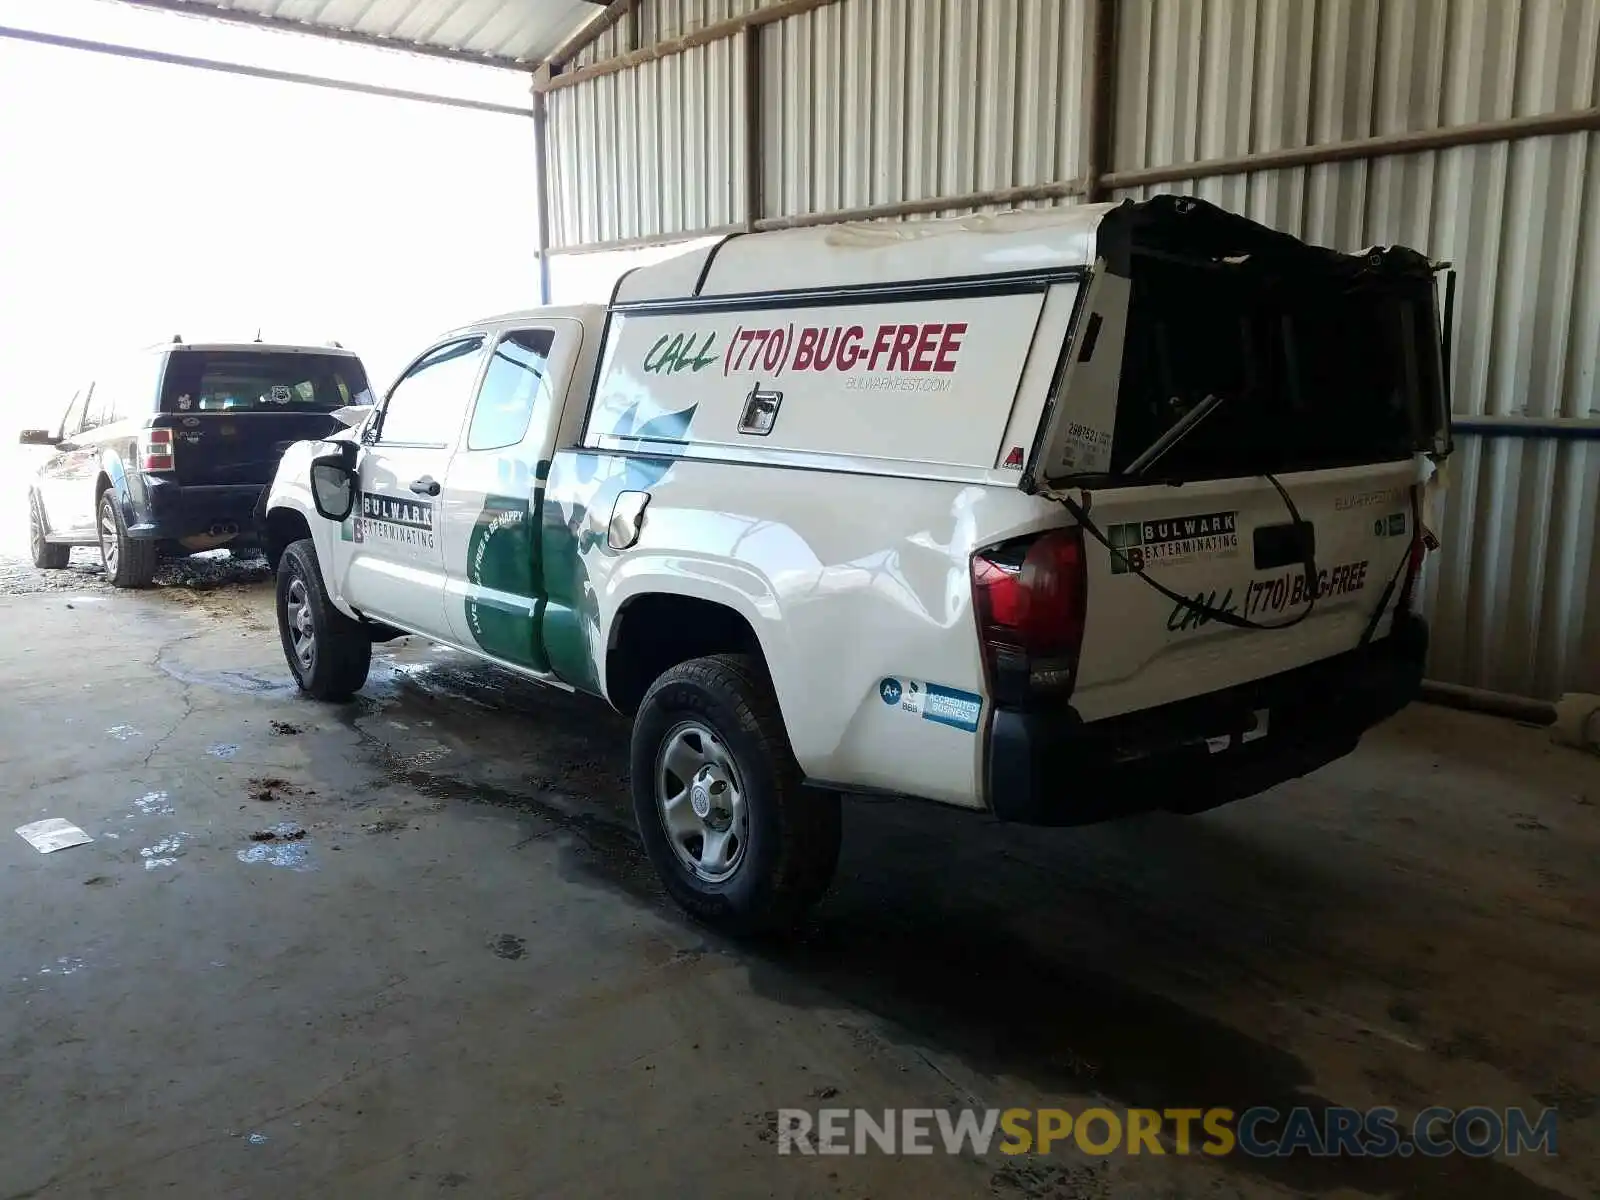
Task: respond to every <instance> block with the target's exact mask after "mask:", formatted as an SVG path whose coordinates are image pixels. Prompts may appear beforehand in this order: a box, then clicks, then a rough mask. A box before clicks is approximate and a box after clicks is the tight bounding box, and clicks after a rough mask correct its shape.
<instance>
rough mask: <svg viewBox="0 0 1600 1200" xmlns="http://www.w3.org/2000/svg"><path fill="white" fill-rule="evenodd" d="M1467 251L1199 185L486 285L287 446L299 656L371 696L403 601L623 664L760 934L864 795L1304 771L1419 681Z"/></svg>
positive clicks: (565, 665) (1096, 789) (281, 549)
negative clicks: (1238, 207) (1452, 263)
mask: <svg viewBox="0 0 1600 1200" xmlns="http://www.w3.org/2000/svg"><path fill="white" fill-rule="evenodd" d="M1438 270H1439V268H1437V267H1436V266H1435V265H1434V264H1431V263H1430V262H1429V261H1428V260H1427V259H1426V258H1425V257H1423V256H1422V255H1420V254H1418V253H1416V252H1415V251H1412V250H1407V249H1403V248H1389V249H1374V250H1369V251H1367V252H1365V253H1362V254H1358V255H1345V254H1340V253H1336V252H1334V251H1331V250H1325V249H1321V248H1318V247H1314V246H1310V245H1307V244H1305V243H1303V242H1301V241H1298V240H1296V239H1294V238H1291V237H1288V236H1287V235H1284V234H1280V233H1276V232H1273V231H1272V230H1269V229H1267V228H1264V227H1263V226H1260V225H1257V224H1255V223H1253V222H1251V221H1248V220H1246V219H1244V218H1242V217H1238V216H1235V215H1232V214H1229V213H1227V212H1224V211H1222V210H1220V209H1217V208H1214V207H1211V206H1209V205H1206V204H1204V203H1201V202H1197V201H1194V200H1190V199H1183V198H1178V197H1158V198H1156V199H1153V200H1150V201H1147V202H1144V203H1125V204H1121V205H1088V206H1082V207H1075V208H1060V209H1052V210H1047V211H1033V212H1019V213H1007V214H1001V215H994V216H976V217H966V218H961V219H957V220H946V221H929V222H920V223H905V224H871V225H855V226H840V227H833V228H822V229H811V230H800V231H793V232H781V233H762V234H753V235H748V236H737V235H736V236H732V237H729V238H726V239H724V240H722V241H721V242H719V243H717V244H715V245H713V246H711V247H709V248H705V249H697V250H693V251H689V252H686V253H684V254H683V255H681V256H679V257H676V258H673V259H670V260H668V261H666V262H663V263H661V264H659V265H655V266H651V267H647V268H641V269H638V270H635V271H633V272H631V273H629V274H627V275H625V276H624V277H623V278H622V279H621V280H620V281H619V283H618V284H617V286H616V289H615V292H614V295H613V298H612V301H611V303H610V304H609V305H607V306H603V307H601V306H593V307H569V308H548V309H542V310H536V311H531V312H522V313H515V314H512V315H509V316H504V317H497V318H494V319H492V320H486V321H480V322H477V323H475V324H473V325H470V326H467V327H465V328H462V329H459V330H457V331H455V332H454V333H451V334H449V335H448V336H446V337H444V338H442V339H441V340H440V341H439V342H438V343H437V344H436V345H434V346H432V347H430V348H429V349H428V350H427V351H426V352H424V353H423V354H422V355H421V356H420V357H418V358H417V359H416V361H415V362H413V363H412V364H411V366H410V367H409V368H408V369H407V370H406V371H405V372H404V373H403V374H402V375H401V376H400V378H399V380H398V382H397V383H396V384H395V385H394V387H393V389H392V390H391V391H390V392H389V393H388V395H387V396H386V397H385V398H384V399H383V400H382V402H381V403H380V404H379V405H378V406H377V407H376V409H375V410H374V412H373V413H372V415H371V416H370V417H369V418H368V419H366V420H365V421H363V422H362V423H361V424H360V425H359V426H358V427H356V428H353V429H351V430H349V431H348V432H347V433H345V434H343V435H341V436H339V437H336V438H334V439H333V440H331V441H326V442H319V443H302V444H300V445H298V446H296V447H294V448H292V449H291V450H290V452H289V453H288V454H287V455H286V456H285V457H284V459H283V463H282V467H281V468H280V470H279V472H278V476H277V480H276V482H275V483H274V484H273V487H272V489H271V491H270V493H269V494H268V496H267V497H266V499H265V502H264V507H263V510H262V514H261V515H262V517H263V519H264V521H265V526H266V536H267V541H268V545H269V547H270V550H271V554H272V555H273V557H274V558H275V559H276V560H278V567H277V571H278V576H277V578H278V584H277V588H278V590H277V603H278V617H279V623H280V626H281V631H282V639H283V648H284V652H285V654H286V656H287V658H288V662H289V667H290V669H291V670H292V671H293V673H294V675H295V677H296V679H297V680H298V681H299V683H300V686H301V687H302V688H303V689H304V690H305V691H306V692H308V693H309V694H311V695H312V696H315V697H318V698H320V699H324V700H330V701H338V700H344V699H347V698H349V697H350V696H351V695H352V694H353V693H354V692H356V691H357V690H358V689H359V688H360V687H361V686H362V684H363V682H364V681H365V679H366V674H367V669H368V664H369V660H370V656H371V646H372V643H373V642H374V641H384V640H388V639H391V638H393V637H395V636H396V635H397V633H398V632H404V633H410V634H418V635H421V636H423V637H425V638H429V639H432V640H434V641H436V642H441V643H444V644H447V645H450V646H453V647H456V648H457V649H459V650H463V651H465V652H467V653H470V654H473V655H476V656H478V657H480V658H483V659H486V660H488V661H491V662H494V663H498V664H500V665H501V666H503V667H505V668H507V669H509V670H512V671H516V672H518V673H520V674H523V675H526V676H529V677H532V678H534V679H538V680H542V681H544V682H546V683H549V684H551V685H552V686H555V687H558V688H564V689H568V690H573V691H581V692H588V693H593V694H594V695H597V696H601V697H604V698H605V699H606V700H607V701H609V703H610V704H611V705H613V706H614V707H615V708H617V709H618V710H620V711H621V712H623V713H625V714H631V715H632V716H633V717H634V731H633V744H632V781H633V782H632V791H633V800H634V808H635V815H636V817H637V820H638V826H639V832H640V834H641V836H642V838H643V841H644V845H645V847H646V848H647V850H648V851H649V854H650V856H651V858H652V860H653V862H654V864H655V866H656V868H657V869H658V870H659V871H660V873H661V875H662V878H663V879H664V881H665V883H666V885H667V887H668V889H669V890H670V892H671V894H672V895H673V896H674V898H675V899H676V900H677V901H678V902H679V903H681V904H682V905H683V906H684V907H685V908H687V909H688V910H689V911H690V912H692V913H693V914H695V915H696V916H698V917H700V918H701V919H703V920H706V921H707V922H710V923H712V924H714V925H717V926H720V927H722V928H724V929H727V930H730V931H734V932H752V931H759V930H764V929H770V928H773V927H776V926H781V925H784V924H786V923H789V922H792V921H793V920H794V919H795V918H796V917H798V916H799V915H800V914H801V913H802V912H803V911H804V910H805V909H806V908H807V907H808V906H809V905H810V904H812V903H813V902H814V901H815V900H817V899H818V898H819V897H820V896H821V894H822V893H823V892H824V891H825V889H826V888H827V885H828V882H829V879H830V877H831V875H832V872H833V870H834V866H835V863H836V861H837V857H838V849H839V837H840V815H839V796H840V794H841V793H845V792H875V793H881V794H892V795H900V796H912V797H920V798H922V799H926V800H933V801H939V802H943V803H945V804H950V805H955V806H958V807H962V808H968V809H972V810H975V811H977V812H983V813H988V814H992V815H993V816H995V817H998V818H1000V819H1002V820H1007V821H1016V822H1027V823H1035V824H1058V825H1059V824H1078V823H1085V822H1091V821H1097V820H1101V819H1105V818H1107V817H1112V816H1116V815H1120V814H1124V813H1128V812H1133V811H1139V810H1144V809H1150V808H1163V809H1168V810H1176V811H1182V812H1198V811H1201V810H1203V809H1207V808H1210V807H1214V806H1215V805H1218V804H1221V803H1225V802H1227V801H1229V800H1233V799H1237V798H1239V797H1242V796H1247V795H1251V794H1254V793H1257V792H1260V791H1262V790H1264V789H1266V788H1268V787H1271V786H1272V785H1274V784H1276V783H1278V782H1280V781H1282V780H1285V779H1288V778H1291V777H1294V776H1297V775H1302V774H1304V773H1306V772H1308V771H1311V770H1314V769H1315V768H1317V767H1319V766H1321V765H1323V764H1325V763H1327V762H1329V761H1331V760H1332V759H1335V758H1337V757H1339V756H1341V755H1344V754H1346V753H1348V752H1349V751H1350V750H1351V749H1353V748H1354V746H1355V745H1356V742H1357V739H1358V738H1359V737H1360V735H1361V734H1362V732H1363V731H1364V730H1366V729H1368V728H1369V727H1371V726H1372V725H1374V724H1376V723H1377V722H1378V721H1380V720H1382V719H1384V718H1385V717H1387V716H1389V715H1390V714H1392V713H1394V712H1395V711H1396V710H1398V709H1399V708H1401V707H1402V706H1404V705H1405V704H1406V703H1407V702H1408V701H1409V700H1411V699H1412V698H1413V697H1414V695H1415V694H1416V692H1417V689H1418V685H1419V682H1420V679H1421V673H1422V665H1423V659H1424V655H1425V651H1426V646H1427V631H1426V626H1425V624H1424V622H1423V621H1422V619H1421V618H1419V617H1418V616H1417V615H1416V613H1415V612H1414V602H1415V598H1416V592H1417V586H1418V574H1419V571H1420V569H1421V566H1422V563H1423V558H1424V554H1425V548H1426V547H1427V546H1429V545H1430V544H1436V543H1433V542H1432V535H1431V534H1430V533H1428V531H1427V527H1426V522H1427V520H1428V515H1429V512H1430V508H1431V503H1432V496H1433V492H1434V491H1435V490H1436V487H1437V477H1438V472H1439V469H1440V466H1441V464H1442V461H1443V459H1444V457H1445V456H1446V455H1447V454H1448V452H1449V448H1450V440H1449V439H1450V430H1449V405H1448V401H1447V397H1446V390H1445V386H1446V385H1445V379H1444V369H1443V360H1444V355H1443V353H1442V352H1441V328H1442V322H1441V316H1440V307H1441V306H1440V305H1439V303H1438V302H1437V298H1436V287H1435V280H1436V276H1437V275H1438ZM1446 324H1447V322H1446Z"/></svg>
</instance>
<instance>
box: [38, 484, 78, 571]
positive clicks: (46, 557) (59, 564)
mask: <svg viewBox="0 0 1600 1200" xmlns="http://www.w3.org/2000/svg"><path fill="white" fill-rule="evenodd" d="M44 534H45V529H44V512H43V510H42V509H41V508H40V505H39V497H38V495H37V494H36V493H34V492H29V493H28V550H29V551H30V552H31V553H32V555H33V565H34V566H36V567H38V568H39V569H40V570H42V571H60V570H62V569H64V568H65V567H66V565H67V561H68V560H69V559H70V558H71V557H72V547H71V546H57V545H55V544H54V543H52V542H47V541H45V540H44Z"/></svg>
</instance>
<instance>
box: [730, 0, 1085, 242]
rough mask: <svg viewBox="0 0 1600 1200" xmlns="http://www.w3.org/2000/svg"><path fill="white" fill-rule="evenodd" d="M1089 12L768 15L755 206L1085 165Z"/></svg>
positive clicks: (1058, 5)
mask: <svg viewBox="0 0 1600 1200" xmlns="http://www.w3.org/2000/svg"><path fill="white" fill-rule="evenodd" d="M1088 14H1089V3H1088V0H1000V2H980V3H973V2H972V0H852V2H851V3H844V4H836V5H833V6H830V7H828V8H823V9H819V10H817V11H816V12H813V13H810V14H808V15H806V16H802V17H797V18H795V19H793V20H789V21H784V22H782V23H780V24H778V25H775V26H773V27H772V29H771V30H770V31H768V32H767V33H766V34H765V35H764V41H763V45H762V62H763V65H764V66H765V67H766V68H767V69H766V74H767V77H768V78H769V79H771V80H772V81H773V83H772V86H770V87H767V88H766V89H765V91H764V94H763V97H762V99H763V110H762V128H763V133H764V138H763V140H764V151H765V153H764V155H763V159H764V168H763V178H764V188H763V192H764V203H763V211H762V213H761V214H760V215H761V216H795V215H800V214H805V213H817V212H828V211H830V210H836V209H850V208H862V207H866V206H869V205H876V204H892V203H897V202H899V201H904V200H926V199H929V198H932V197H936V196H958V195H962V194H964V193H969V192H975V191H980V190H989V189H994V188H1001V187H1015V186H1021V185H1025V184H1034V183H1046V182H1049V181H1052V180H1057V179H1072V178H1075V177H1077V176H1080V175H1081V174H1082V173H1083V170H1084V162H1083V155H1082V151H1081V134H1082V129H1081V119H1080V118H1081V115H1082V111H1083V108H1084V106H1085V104H1086V102H1087V99H1088V92H1087V81H1086V64H1087V62H1088V54H1087V48H1086V38H1087V36H1088Z"/></svg>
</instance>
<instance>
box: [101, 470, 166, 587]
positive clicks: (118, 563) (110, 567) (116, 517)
mask: <svg viewBox="0 0 1600 1200" xmlns="http://www.w3.org/2000/svg"><path fill="white" fill-rule="evenodd" d="M99 526H100V561H101V562H102V563H104V564H105V568H106V578H107V579H109V580H110V581H111V586H112V587H119V588H144V587H149V586H150V581H151V580H152V579H154V578H155V574H156V544H155V543H154V542H146V541H139V540H138V539H136V538H131V537H129V536H128V526H127V524H126V523H125V522H124V521H123V519H122V505H120V504H118V503H117V494H116V492H115V491H112V490H110V489H107V490H106V491H104V492H102V493H101V494H100V520H99Z"/></svg>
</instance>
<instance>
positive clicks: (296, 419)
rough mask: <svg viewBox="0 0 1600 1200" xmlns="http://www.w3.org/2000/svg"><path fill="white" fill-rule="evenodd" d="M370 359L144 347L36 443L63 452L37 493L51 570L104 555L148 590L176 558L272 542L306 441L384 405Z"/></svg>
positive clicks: (33, 528)
mask: <svg viewBox="0 0 1600 1200" xmlns="http://www.w3.org/2000/svg"><path fill="white" fill-rule="evenodd" d="M371 403H372V396H371V393H370V392H369V390H368V386H367V374H366V371H365V370H364V369H363V367H362V365H361V360H360V359H359V358H357V357H356V356H355V355H354V354H352V353H350V352H349V351H347V350H343V349H338V348H328V347H318V348H309V347H302V346H268V345H263V344H261V343H260V342H249V343H244V344H240V345H220V344H216V345H185V344H183V343H182V342H177V341H175V342H173V343H172V344H171V345H164V346H160V347H156V348H153V349H150V350H145V351H142V352H140V353H139V354H138V355H136V356H134V357H133V358H132V359H130V360H129V361H128V362H127V363H125V364H124V365H123V367H122V368H121V369H119V370H116V371H113V372H112V373H110V374H108V375H105V376H103V377H101V378H98V379H96V380H95V381H94V382H93V383H92V384H91V385H90V386H88V387H87V388H85V389H84V390H83V391H81V392H79V393H78V394H77V395H76V396H74V397H73V399H72V403H71V404H70V405H68V407H67V411H66V413H65V415H64V416H63V417H62V419H61V424H60V425H59V426H58V427H57V429H55V430H54V431H51V430H45V429H30V430H26V431H24V433H23V434H22V438H21V440H22V443H23V444H24V445H30V446H51V447H53V448H54V449H55V453H54V454H53V455H51V456H50V458H49V460H48V461H47V462H45V463H44V465H43V466H41V467H40V468H39V472H38V474H37V475H36V476H35V477H34V480H33V483H32V485H31V486H30V487H29V489H28V526H29V545H30V547H31V549H32V552H33V562H34V565H35V566H38V567H50V568H61V567H65V566H66V565H67V556H68V555H69V554H70V553H71V548H72V547H73V546H94V545H98V546H99V547H100V557H101V559H102V560H103V561H104V563H105V568H106V576H107V577H108V578H109V579H110V580H111V582H112V583H113V584H115V585H116V586H117V587H145V586H147V585H148V584H149V583H150V579H151V576H152V575H153V574H154V573H155V567H156V560H157V558H158V557H159V556H161V555H162V554H192V553H195V552H197V551H201V550H214V549H216V548H218V547H221V546H227V547H229V548H232V549H238V548H246V547H252V546H255V545H257V544H258V541H259V530H258V529H257V527H256V523H255V519H254V510H255V505H256V500H257V498H258V497H259V496H260V494H261V490H262V489H263V488H264V487H266V486H267V485H268V484H269V483H271V482H272V477H273V474H274V473H275V472H276V471H277V469H278V460H279V459H280V458H282V457H283V452H284V450H286V449H287V448H288V447H289V446H290V445H291V444H292V443H294V442H297V441H300V440H302V439H306V438H312V439H315V438H322V437H326V436H328V435H329V434H331V433H333V432H334V431H335V430H337V429H339V428H341V427H342V425H343V422H341V420H340V418H339V417H338V416H336V415H335V414H336V413H337V412H338V410H340V409H342V408H349V407H352V406H359V405H370V404H371Z"/></svg>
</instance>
